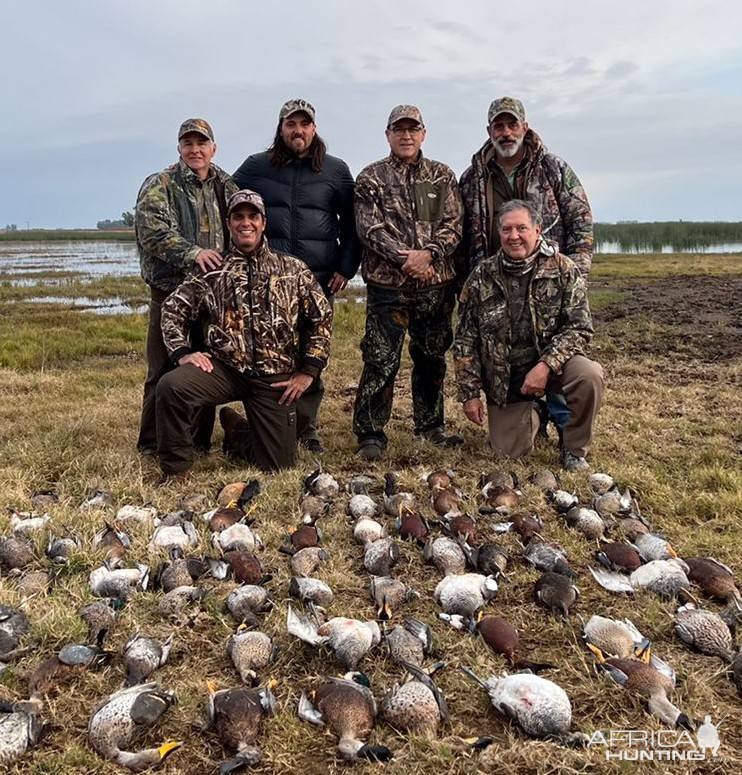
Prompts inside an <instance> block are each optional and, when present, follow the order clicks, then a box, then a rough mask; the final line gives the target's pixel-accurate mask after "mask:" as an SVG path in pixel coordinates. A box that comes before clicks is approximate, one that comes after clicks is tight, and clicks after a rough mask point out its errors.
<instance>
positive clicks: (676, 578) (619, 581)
mask: <svg viewBox="0 0 742 775" xmlns="http://www.w3.org/2000/svg"><path fill="white" fill-rule="evenodd" d="M687 568H688V566H687V565H686V564H685V563H684V562H683V561H682V560H681V559H679V558H678V559H672V560H652V561H651V562H648V563H646V564H645V565H640V566H639V567H638V568H637V569H636V570H635V571H634V572H633V573H632V574H631V575H630V576H624V575H623V574H622V573H614V572H611V571H605V570H602V569H599V568H593V567H592V566H588V570H589V571H590V573H591V574H592V576H593V578H594V579H595V580H596V581H597V582H598V584H600V586H601V587H603V589H607V590H608V591H609V592H629V593H633V592H634V591H635V590H637V589H647V590H649V591H650V592H654V593H655V594H657V595H659V596H660V597H664V598H667V599H670V598H673V597H676V596H677V595H679V594H680V593H683V594H685V595H687V596H689V595H690V593H689V592H688V588H689V587H690V581H689V580H688V577H687V576H686V573H685V572H686V570H687Z"/></svg>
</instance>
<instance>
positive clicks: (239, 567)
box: [224, 549, 270, 584]
mask: <svg viewBox="0 0 742 775" xmlns="http://www.w3.org/2000/svg"><path fill="white" fill-rule="evenodd" d="M224 561H225V562H226V563H227V565H229V567H230V569H231V570H232V576H233V578H234V580H235V581H236V582H237V583H238V584H260V583H261V582H264V581H266V580H267V579H269V578H270V576H268V575H267V574H265V573H263V566H262V565H261V564H260V560H259V559H258V558H257V557H256V556H255V555H254V554H252V553H251V552H246V551H244V550H243V549H232V550H230V551H228V552H225V553H224Z"/></svg>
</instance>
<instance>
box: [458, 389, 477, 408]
mask: <svg viewBox="0 0 742 775" xmlns="http://www.w3.org/2000/svg"><path fill="white" fill-rule="evenodd" d="M458 393H459V403H460V404H465V403H466V402H467V401H471V400H472V398H481V397H482V391H481V389H480V388H468V389H466V388H459V391H458Z"/></svg>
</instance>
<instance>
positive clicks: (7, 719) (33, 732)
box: [0, 702, 45, 767]
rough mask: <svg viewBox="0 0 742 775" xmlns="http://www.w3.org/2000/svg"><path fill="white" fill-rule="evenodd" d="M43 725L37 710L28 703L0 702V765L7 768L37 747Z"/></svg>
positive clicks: (42, 732) (42, 731) (43, 728)
mask: <svg viewBox="0 0 742 775" xmlns="http://www.w3.org/2000/svg"><path fill="white" fill-rule="evenodd" d="M44 731H45V725H44V724H43V723H42V721H41V719H40V718H39V716H38V708H37V707H36V706H35V705H34V704H32V703H28V702H18V703H10V702H0V765H2V766H3V767H9V766H10V765H11V764H12V763H13V762H14V761H16V760H17V759H20V758H21V757H22V756H23V755H24V754H25V753H26V752H27V751H28V750H29V749H30V748H33V747H34V746H35V745H38V743H39V741H40V740H41V738H42V737H43V735H44Z"/></svg>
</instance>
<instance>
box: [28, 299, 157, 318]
mask: <svg viewBox="0 0 742 775" xmlns="http://www.w3.org/2000/svg"><path fill="white" fill-rule="evenodd" d="M26 302H27V303H30V304H58V305H60V306H63V307H68V308H69V309H70V310H74V311H80V312H94V313H95V314H96V315H131V314H135V313H143V312H146V311H147V310H148V309H149V307H148V305H147V304H133V305H131V304H128V303H127V302H126V300H125V299H121V298H119V297H118V296H112V297H110V298H104V299H91V298H90V297H89V296H72V297H70V296H33V297H31V298H29V299H24V303H26Z"/></svg>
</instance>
